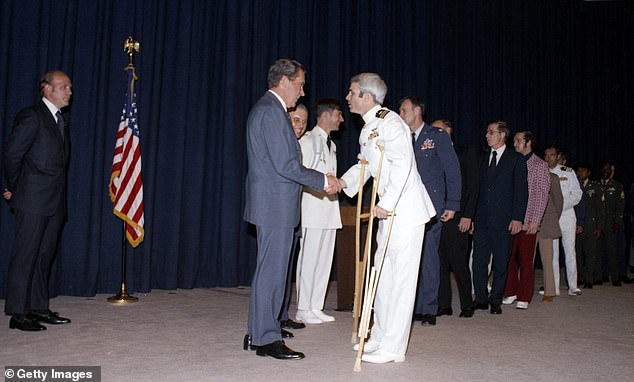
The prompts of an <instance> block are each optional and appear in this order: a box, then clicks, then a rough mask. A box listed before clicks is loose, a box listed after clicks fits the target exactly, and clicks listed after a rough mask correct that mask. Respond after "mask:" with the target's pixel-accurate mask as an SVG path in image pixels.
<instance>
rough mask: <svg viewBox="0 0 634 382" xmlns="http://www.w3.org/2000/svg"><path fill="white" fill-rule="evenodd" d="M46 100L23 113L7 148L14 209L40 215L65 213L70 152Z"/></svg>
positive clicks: (5, 162) (5, 160)
mask: <svg viewBox="0 0 634 382" xmlns="http://www.w3.org/2000/svg"><path fill="white" fill-rule="evenodd" d="M64 137H66V138H65V139H63V138H62V134H61V132H60V131H59V128H58V126H57V123H56V121H55V117H54V116H53V114H51V112H50V110H49V109H48V108H47V107H46V104H44V102H43V101H40V102H38V103H36V104H35V105H33V106H31V107H28V108H26V109H23V110H21V111H20V112H19V113H18V115H17V116H16V117H15V123H14V126H13V130H12V131H11V134H10V135H9V138H8V140H7V142H6V146H5V149H4V158H3V166H4V174H5V178H6V181H7V189H8V190H9V191H11V192H12V194H13V195H12V197H11V200H10V204H11V207H12V208H14V209H16V210H20V211H24V212H28V213H30V214H34V215H39V216H52V215H54V214H56V213H60V212H61V213H64V214H65V213H66V169H67V164H68V155H69V151H70V145H69V139H68V138H69V134H68V125H67V124H66V123H65V124H64Z"/></svg>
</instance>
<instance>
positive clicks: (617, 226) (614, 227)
mask: <svg viewBox="0 0 634 382" xmlns="http://www.w3.org/2000/svg"><path fill="white" fill-rule="evenodd" d="M620 229H621V225H620V224H618V223H614V224H612V233H619V230H620Z"/></svg>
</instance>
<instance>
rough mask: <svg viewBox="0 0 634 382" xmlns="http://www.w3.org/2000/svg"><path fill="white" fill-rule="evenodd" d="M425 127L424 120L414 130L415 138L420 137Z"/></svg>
mask: <svg viewBox="0 0 634 382" xmlns="http://www.w3.org/2000/svg"><path fill="white" fill-rule="evenodd" d="M423 127H425V122H423V124H422V125H420V126H418V129H416V130H414V131H413V133H414V138H415V139H418V136H419V135H420V132H421V131H423ZM410 131H411V130H410Z"/></svg>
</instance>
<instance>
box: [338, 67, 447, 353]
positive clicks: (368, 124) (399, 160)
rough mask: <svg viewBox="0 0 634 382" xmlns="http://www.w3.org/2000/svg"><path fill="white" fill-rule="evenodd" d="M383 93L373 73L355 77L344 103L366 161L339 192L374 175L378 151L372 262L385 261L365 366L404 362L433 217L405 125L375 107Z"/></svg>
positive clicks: (382, 85)
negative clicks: (357, 121)
mask: <svg viewBox="0 0 634 382" xmlns="http://www.w3.org/2000/svg"><path fill="white" fill-rule="evenodd" d="M385 93H387V86H386V85H385V82H384V81H383V80H382V79H381V77H379V75H377V74H375V73H361V74H359V75H357V76H355V77H353V78H352V79H351V81H350V89H349V92H348V95H347V96H346V101H348V106H349V107H350V111H351V112H352V113H356V114H359V115H361V116H362V117H363V120H364V121H365V126H364V127H363V129H362V130H361V134H360V135H359V145H360V151H361V153H360V156H361V157H363V158H364V159H365V160H367V161H368V166H367V170H366V172H365V174H363V178H362V174H361V165H360V164H356V165H354V166H352V167H350V169H349V170H348V171H347V172H346V173H345V174H344V175H343V176H342V177H341V180H340V182H341V185H342V187H343V190H344V192H345V193H346V194H347V195H349V196H353V195H355V194H356V193H357V191H358V188H359V183H360V182H363V183H365V182H366V181H367V180H368V179H369V178H370V176H373V177H376V176H377V172H378V168H379V164H380V163H381V150H380V147H381V146H383V147H384V152H385V154H384V157H383V161H382V165H381V166H382V167H381V177H380V182H379V184H378V187H377V189H378V191H377V192H378V195H379V197H380V201H379V202H378V203H377V204H376V206H375V208H374V214H375V216H376V217H377V218H378V219H380V220H379V228H378V232H377V251H376V254H375V257H374V264H375V265H378V264H379V258H380V256H381V255H382V254H383V253H385V258H384V262H383V268H382V271H381V273H380V279H379V282H378V288H377V293H376V300H375V302H374V326H373V327H372V335H371V338H370V340H369V341H368V342H367V344H366V345H365V354H363V357H362V360H363V361H365V362H371V363H386V362H402V361H404V360H405V351H406V350H407V343H408V341H409V334H410V328H411V325H412V312H413V310H414V298H415V297H416V279H417V277H418V266H419V262H420V256H421V249H422V245H423V238H424V235H425V223H427V222H428V221H429V219H431V217H432V216H434V215H436V211H435V210H434V205H433V203H432V201H431V199H430V198H429V195H428V194H427V191H426V190H425V187H424V186H423V182H422V181H421V180H420V176H419V175H418V170H417V169H416V161H415V159H414V152H413V149H412V143H411V136H410V133H409V128H408V127H407V124H405V122H403V120H402V119H401V118H400V117H399V116H398V114H397V113H395V112H393V111H390V110H388V109H385V108H382V107H381V104H382V103H383V99H384V98H385ZM388 216H390V217H389V219H388ZM391 219H394V220H393V223H390V220H391ZM390 224H393V227H392V230H391V235H390V234H388V231H389V226H390ZM388 240H389V241H388Z"/></svg>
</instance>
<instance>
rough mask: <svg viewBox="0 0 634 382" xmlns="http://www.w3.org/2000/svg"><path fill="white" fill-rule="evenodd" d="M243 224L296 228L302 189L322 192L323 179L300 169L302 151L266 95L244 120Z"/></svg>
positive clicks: (283, 113)
mask: <svg viewBox="0 0 634 382" xmlns="http://www.w3.org/2000/svg"><path fill="white" fill-rule="evenodd" d="M247 157H248V161H249V167H248V172H247V179H246V187H245V188H246V202H245V208H244V220H246V221H248V222H249V223H252V224H255V225H261V226H269V227H279V228H292V227H296V226H297V225H298V224H299V211H300V204H299V200H300V195H301V192H302V185H306V186H309V187H311V188H314V189H316V190H321V189H323V188H324V183H325V176H324V174H321V173H320V172H318V171H315V170H311V169H307V168H305V167H304V166H302V151H301V148H300V146H299V143H298V142H297V138H296V137H295V133H294V132H293V128H292V127H291V120H290V119H289V116H288V113H287V112H286V110H285V109H284V106H283V105H282V104H281V102H280V101H279V100H278V99H277V97H275V95H274V94H273V93H272V92H271V91H268V92H266V94H264V95H263V96H262V98H260V100H259V101H258V102H257V103H256V104H255V105H254V106H253V108H252V109H251V112H249V117H248V119H247Z"/></svg>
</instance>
